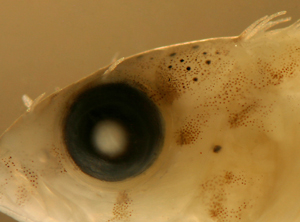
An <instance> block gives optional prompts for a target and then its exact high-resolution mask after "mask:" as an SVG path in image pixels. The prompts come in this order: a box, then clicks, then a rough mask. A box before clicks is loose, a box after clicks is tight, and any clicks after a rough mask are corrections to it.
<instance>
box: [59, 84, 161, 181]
mask: <svg viewBox="0 0 300 222" xmlns="http://www.w3.org/2000/svg"><path fill="white" fill-rule="evenodd" d="M107 120H109V121H112V122H115V123H117V124H119V125H120V126H122V128H123V129H124V131H125V134H126V138H127V142H126V145H124V150H123V151H122V152H121V153H120V154H118V155H116V156H109V155H106V153H103V152H99V151H97V147H95V143H93V139H92V135H93V132H94V131H95V127H96V126H97V125H98V124H99V123H100V124H101V123H102V122H103V121H107ZM63 134H64V141H65V144H66V146H67V150H68V152H69V154H70V156H71V157H72V159H73V160H74V162H75V163H76V164H77V165H78V166H79V168H80V169H81V170H82V171H83V172H84V173H86V174H88V175H90V176H92V177H94V178H97V179H100V180H104V181H122V180H125V179H127V178H130V177H134V176H137V175H139V174H141V173H142V172H144V171H145V170H146V169H148V168H149V167H150V166H151V165H152V164H153V162H154V161H155V160H156V158H157V157H158V155H159V154H160V152H161V149H162V146H163V142H164V121H163V118H162V115H161V113H160V111H159V109H158V107H157V106H156V105H155V104H154V102H153V101H152V100H150V99H149V98H148V96H147V95H146V94H145V93H143V92H142V91H140V90H138V89H136V88H134V87H132V86H130V85H128V84H125V83H110V84H105V85H99V86H97V87H94V88H91V89H88V90H86V91H84V92H83V93H81V94H80V95H79V96H78V97H77V98H76V99H75V100H74V102H73V103H72V105H71V106H70V108H69V110H68V112H67V115H66V116H65V119H64V129H63ZM100 139H101V138H100Z"/></svg>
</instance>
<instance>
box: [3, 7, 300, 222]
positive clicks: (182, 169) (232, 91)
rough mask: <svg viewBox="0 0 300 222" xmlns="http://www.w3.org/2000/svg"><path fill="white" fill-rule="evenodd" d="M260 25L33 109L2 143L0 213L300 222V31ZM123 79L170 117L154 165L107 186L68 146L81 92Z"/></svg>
mask: <svg viewBox="0 0 300 222" xmlns="http://www.w3.org/2000/svg"><path fill="white" fill-rule="evenodd" d="M282 14H285V12H280V13H276V14H274V15H271V16H266V17H263V18H262V19H260V20H258V21H257V22H255V23H254V24H253V25H251V26H250V27H249V28H248V29H246V30H245V31H244V32H243V33H242V34H241V35H240V36H237V37H224V38H214V39H206V40H201V41H194V42H188V43H182V44H177V45H172V46H167V47H162V48H157V49H154V50H150V51H146V52H143V53H141V54H138V55H135V56H132V57H129V58H125V59H120V60H118V61H116V62H114V63H113V64H112V65H110V66H108V67H104V68H102V69H100V70H99V71H97V72H96V73H94V74H92V75H90V76H88V77H86V78H84V79H82V80H80V81H78V82H76V83H74V84H72V85H70V86H68V87H66V88H64V89H62V90H60V91H57V92H55V93H53V94H52V95H50V96H48V97H46V98H45V99H38V100H37V101H36V102H33V103H32V104H31V101H30V103H28V99H27V100H26V101H27V104H31V105H28V106H30V108H29V109H28V111H27V112H26V113H25V114H24V115H23V116H21V117H20V118H19V119H18V120H17V121H16V122H15V123H14V124H13V125H12V126H11V127H10V128H9V129H8V130H6V132H5V133H4V134H3V136H2V137H1V140H0V160H1V161H0V178H1V180H0V210H1V211H2V212H4V213H6V214H8V215H10V216H12V217H14V218H15V219H17V220H20V221H36V222H40V221H43V222H44V221H45V222H46V221H47V222H50V221H51V222H52V221H53V222H54V221H63V222H65V221H76V222H77V221H78V222H82V221H99V222H119V221H122V222H153V221H156V222H164V221H167V222H182V221H184V222H206V221H218V222H221V221H222V222H223V221H260V222H266V221H272V222H274V221H300V176H299V175H300V161H299V160H300V87H299V83H300V68H299V64H300V30H299V29H300V28H299V26H300V23H299V22H296V23H294V24H293V25H291V26H289V27H287V28H283V29H277V30H272V31H267V30H268V29H269V28H271V27H273V26H274V25H277V24H278V23H281V22H285V21H288V20H289V18H287V19H280V20H277V21H271V20H272V19H273V18H275V17H277V16H279V15H282ZM115 82H122V83H126V84H129V85H130V86H133V87H135V88H137V89H138V90H140V91H142V92H143V93H145V94H146V95H147V96H148V97H149V98H150V99H151V100H152V101H153V102H154V103H155V104H156V106H157V107H158V109H159V110H160V112H161V114H162V117H163V119H164V124H165V125H164V127H165V138H164V144H163V147H162V151H161V153H160V155H159V156H158V158H157V159H156V161H155V162H154V163H153V164H152V165H151V166H150V167H149V168H148V169H147V170H145V171H144V172H143V173H142V174H140V175H138V176H135V177H130V178H128V179H126V180H123V181H117V182H107V181H101V180H99V179H96V178H93V177H91V176H89V175H87V174H85V173H83V172H82V171H81V169H80V168H79V167H78V166H77V165H76V164H75V163H74V161H73V160H72V158H71V156H70V155H69V153H68V151H67V148H66V145H65V143H64V137H63V124H62V122H63V120H64V116H65V115H66V112H67V109H68V108H69V106H70V104H71V103H72V101H73V100H74V98H75V97H76V96H78V95H79V94H80V93H81V92H83V91H85V90H86V89H88V88H91V87H95V86H97V85H101V84H109V83H115Z"/></svg>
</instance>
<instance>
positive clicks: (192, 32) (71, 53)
mask: <svg viewBox="0 0 300 222" xmlns="http://www.w3.org/2000/svg"><path fill="white" fill-rule="evenodd" d="M299 6H300V2H299V1H297V0H285V1H282V0H248V1H247V0H209V1H208V0H206V1H205V0H198V1H196V0H152V1H143V0H140V1H138V0H98V1H97V0H72V1H71V0H69V1H67V0H59V1H57V0H27V1H12V0H0V33H1V34H0V89H1V91H0V132H1V133H2V132H3V131H4V130H5V129H6V128H7V127H8V126H9V125H10V124H11V123H12V122H13V121H14V120H15V119H16V118H17V117H18V116H19V115H20V114H22V113H23V112H24V111H25V110H26V109H25V107H24V105H23V103H22V101H21V97H22V95H23V94H24V93H26V94H28V95H29V96H30V97H32V98H35V97H37V96H38V95H40V94H41V93H43V92H46V93H47V94H49V93H51V92H53V91H54V89H55V87H64V86H66V85H68V84H70V83H72V82H73V81H76V80H78V79H80V78H82V77H84V76H85V75H87V74H90V73H91V72H94V71H96V70H97V69H98V68H100V67H102V66H104V65H106V64H108V63H109V62H110V61H111V59H112V58H113V56H114V55H115V54H116V53H117V52H119V53H120V54H119V57H123V56H129V55H131V54H134V53H138V52H141V51H144V50H147V49H151V48H154V47H158V46H164V45H169V44H173V43H178V42H184V41H191V40H197V39H203V38H209V37H220V36H232V35H238V34H240V33H241V32H242V31H243V30H244V29H245V28H246V27H247V26H248V25H250V24H251V23H253V22H254V21H255V20H257V19H258V18H260V17H262V16H264V15H267V14H272V13H275V12H277V11H281V10H287V11H288V16H292V17H293V21H296V19H299V18H300V13H299V12H300V11H299ZM289 24H290V23H289ZM11 221H14V220H12V219H10V218H8V217H6V216H5V215H0V222H11Z"/></svg>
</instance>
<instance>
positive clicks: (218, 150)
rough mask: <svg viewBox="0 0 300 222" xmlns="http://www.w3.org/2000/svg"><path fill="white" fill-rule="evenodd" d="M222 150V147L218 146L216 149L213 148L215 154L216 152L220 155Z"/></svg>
mask: <svg viewBox="0 0 300 222" xmlns="http://www.w3.org/2000/svg"><path fill="white" fill-rule="evenodd" d="M221 149H222V147H221V146H219V145H216V146H214V148H213V152H214V153H218V152H220V151H221Z"/></svg>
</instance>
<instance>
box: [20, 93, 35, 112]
mask: <svg viewBox="0 0 300 222" xmlns="http://www.w3.org/2000/svg"><path fill="white" fill-rule="evenodd" d="M22 101H23V103H24V105H25V106H26V108H27V109H29V108H30V107H31V105H32V103H33V100H32V99H31V98H30V97H29V96H28V95H26V94H24V95H23V96H22Z"/></svg>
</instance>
